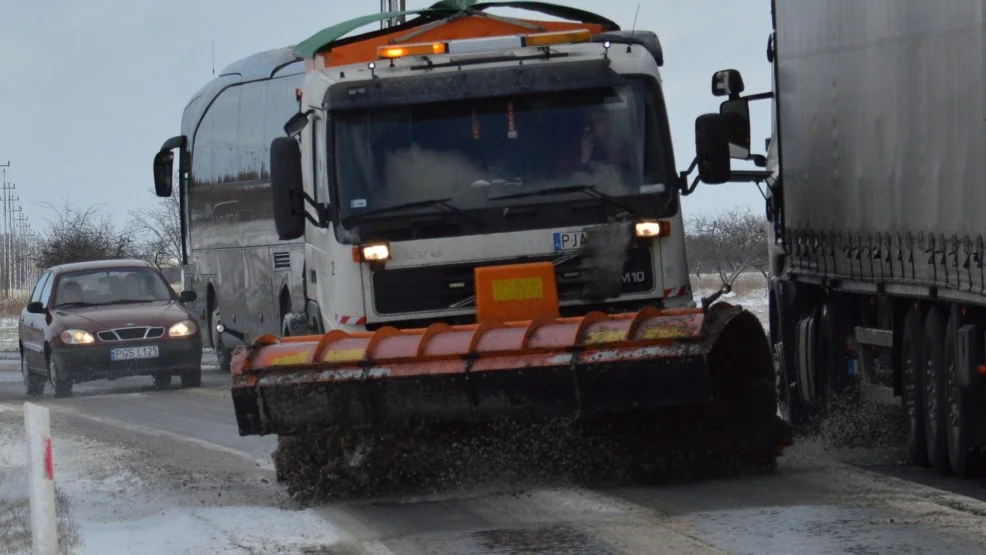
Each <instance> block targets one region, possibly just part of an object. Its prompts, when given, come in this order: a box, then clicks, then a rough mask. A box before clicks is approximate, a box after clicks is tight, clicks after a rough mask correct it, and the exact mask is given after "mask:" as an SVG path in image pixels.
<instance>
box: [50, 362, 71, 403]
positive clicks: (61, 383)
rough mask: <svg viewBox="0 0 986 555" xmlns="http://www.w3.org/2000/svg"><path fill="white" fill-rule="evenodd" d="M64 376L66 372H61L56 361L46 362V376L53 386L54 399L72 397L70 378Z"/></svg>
mask: <svg viewBox="0 0 986 555" xmlns="http://www.w3.org/2000/svg"><path fill="white" fill-rule="evenodd" d="M65 374H66V372H64V371H63V369H62V367H61V365H59V364H58V361H55V360H50V361H48V376H49V377H50V379H51V383H52V384H53V385H54V386H55V397H71V396H72V377H71V376H67V375H65Z"/></svg>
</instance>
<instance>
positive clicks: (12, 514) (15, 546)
mask: <svg viewBox="0 0 986 555" xmlns="http://www.w3.org/2000/svg"><path fill="white" fill-rule="evenodd" d="M22 472H23V473H24V474H25V475H26V473H27V470H26V469H23V470H22ZM11 478H12V477H11V476H9V474H8V476H6V477H5V476H4V472H0V482H2V481H4V480H10V479H11ZM5 489H9V488H5ZM4 497H6V496H4ZM55 514H56V515H57V516H56V519H57V522H58V524H57V526H58V547H59V552H60V553H75V552H77V551H78V549H79V547H80V545H81V540H82V538H81V535H80V534H79V530H78V526H77V525H76V524H75V523H74V522H73V521H72V519H71V518H70V515H71V505H70V502H69V500H68V498H67V497H66V496H65V494H63V493H62V492H61V491H58V490H57V488H56V492H55ZM0 552H2V553H10V554H11V555H13V554H16V553H23V554H25V555H29V554H30V553H31V552H32V538H31V505H30V503H29V502H28V499H27V498H26V497H20V496H11V497H6V498H0Z"/></svg>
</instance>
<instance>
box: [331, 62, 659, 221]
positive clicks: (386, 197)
mask: <svg viewBox="0 0 986 555" xmlns="http://www.w3.org/2000/svg"><path fill="white" fill-rule="evenodd" d="M654 98H655V95H653V94H652V93H651V92H650V91H649V87H648V85H647V84H646V82H645V81H643V80H641V81H638V82H631V83H630V84H626V85H618V86H615V87H609V88H605V89H597V90H579V91H563V92H553V93H537V94H522V95H517V96H513V97H500V98H480V99H461V100H450V101H446V102H442V103H435V104H428V105H415V106H395V107H386V108H374V109H372V110H368V109H361V110H358V111H346V112H341V113H337V114H336V116H335V126H334V128H335V134H334V138H335V140H334V144H335V160H336V162H335V168H336V172H337V173H336V183H337V187H338V194H339V200H340V206H341V216H342V218H343V220H344V221H345V220H346V218H349V217H353V216H359V215H361V214H362V213H367V215H368V216H369V213H370V212H374V213H384V212H380V211H381V210H382V209H386V208H387V207H390V206H396V205H403V204H407V203H414V202H417V201H421V200H428V199H449V200H448V204H450V205H453V206H454V207H455V208H457V209H462V210H475V209H483V208H494V207H497V206H509V205H516V204H528V205H530V204H537V203H564V202H568V201H569V199H568V198H567V197H568V196H569V195H536V194H534V193H536V191H538V190H542V189H556V188H559V187H585V186H591V187H593V188H594V189H595V190H597V191H599V192H600V193H603V194H605V195H607V196H611V197H627V196H637V195H645V194H646V195H651V196H653V195H654V194H655V193H657V194H660V193H664V192H667V190H669V188H668V185H667V184H668V183H669V181H668V175H669V171H670V170H672V169H673V167H672V161H671V160H670V159H669V158H670V156H669V155H668V154H666V153H670V149H668V148H666V145H664V144H663V141H662V135H661V134H660V132H659V130H660V129H661V127H660V126H659V125H657V124H656V122H657V121H658V120H657V118H658V117H660V116H659V115H658V113H657V103H656V102H655V100H654ZM661 114H663V112H661ZM524 193H531V194H524ZM570 196H572V197H575V198H579V197H580V195H579V194H578V191H577V190H574V189H573V191H572V193H571V195H570ZM495 197H505V198H503V199H499V200H496V199H495ZM581 198H584V195H582V196H581ZM415 210H422V211H429V210H435V208H428V207H426V206H420V205H419V206H417V207H415ZM385 212H386V211H385ZM398 212H401V211H396V212H394V211H391V212H389V213H390V214H396V213H398ZM362 219H363V218H360V220H362Z"/></svg>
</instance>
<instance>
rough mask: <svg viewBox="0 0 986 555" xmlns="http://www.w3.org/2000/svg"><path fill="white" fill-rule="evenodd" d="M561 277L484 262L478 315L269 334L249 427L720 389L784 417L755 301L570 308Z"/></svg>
mask: <svg viewBox="0 0 986 555" xmlns="http://www.w3.org/2000/svg"><path fill="white" fill-rule="evenodd" d="M554 280H555V278H554V270H553V268H552V266H551V264H550V263H534V264H513V265H501V266H490V267H484V268H477V269H476V271H475V290H476V313H477V316H478V318H479V323H477V324H472V325H463V326H450V325H447V324H442V323H436V324H433V325H431V326H429V327H428V328H424V329H410V330H398V329H396V328H393V327H383V328H380V329H378V330H376V331H374V332H366V333H352V334H350V333H346V332H343V331H341V330H333V331H330V332H329V333H326V334H325V335H315V336H305V337H287V338H282V339H279V338H277V337H275V336H272V335H265V336H262V337H259V338H258V339H257V340H256V341H255V342H254V343H253V345H251V346H249V347H247V348H241V349H238V350H237V351H236V353H235V354H234V355H233V359H232V361H231V366H232V371H233V391H232V394H233V403H234V408H235V410H236V418H237V424H238V427H239V431H240V435H264V434H278V435H281V436H292V435H305V434H310V433H319V432H325V431H329V430H332V429H346V430H350V429H354V428H361V427H362V428H370V429H377V428H379V429H381V430H382V429H387V428H400V427H406V426H407V425H414V424H418V423H423V424H440V423H451V424H458V423H467V422H491V421H492V422H495V421H504V420H510V421H515V422H516V421H523V420H531V421H533V420H536V419H552V418H558V417H565V416H581V417H587V418H591V417H593V416H602V415H613V414H617V413H623V414H626V413H641V414H645V413H648V412H650V413H653V412H654V411H655V410H656V409H662V408H666V407H673V406H679V407H681V406H688V405H694V404H701V403H708V402H709V401H722V402H720V403H713V404H712V405H709V406H716V405H717V406H720V407H721V408H723V409H724V410H725V411H726V412H724V413H723V415H725V416H722V417H720V420H725V421H735V420H736V419H737V418H739V419H745V418H747V417H751V418H753V419H756V418H757V417H759V418H761V419H763V418H767V419H771V418H774V416H775V412H776V393H775V392H774V379H773V367H772V365H771V356H770V349H769V346H768V343H767V339H766V336H765V335H764V332H763V328H762V326H761V325H760V323H759V322H758V321H757V319H756V317H754V316H753V315H752V314H751V313H749V312H747V311H745V310H743V309H741V308H739V307H733V306H731V305H728V304H726V303H719V304H716V305H713V306H712V308H710V309H709V310H708V312H705V311H703V310H702V309H700V308H690V309H676V310H662V309H658V308H654V307H648V308H643V309H641V310H639V311H636V312H631V313H623V314H605V313H603V312H590V313H588V314H586V315H585V316H581V317H574V318H561V317H558V316H557V314H558V312H557V311H558V308H557V307H558V296H557V289H556V284H555V281H554ZM714 412H717V411H714ZM753 413H756V414H753ZM757 427H759V426H754V428H757ZM770 441H773V440H770ZM778 443H783V440H779V441H778ZM778 443H772V444H771V445H774V446H777V445H778Z"/></svg>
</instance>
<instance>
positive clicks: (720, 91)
mask: <svg viewBox="0 0 986 555" xmlns="http://www.w3.org/2000/svg"><path fill="white" fill-rule="evenodd" d="M745 88H746V86H745V85H744V84H743V75H742V74H740V72H739V71H738V70H735V69H724V70H722V71H717V72H715V73H713V74H712V96H728V97H729V98H730V99H733V98H739V95H740V93H742V92H743V90H744V89H745Z"/></svg>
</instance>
